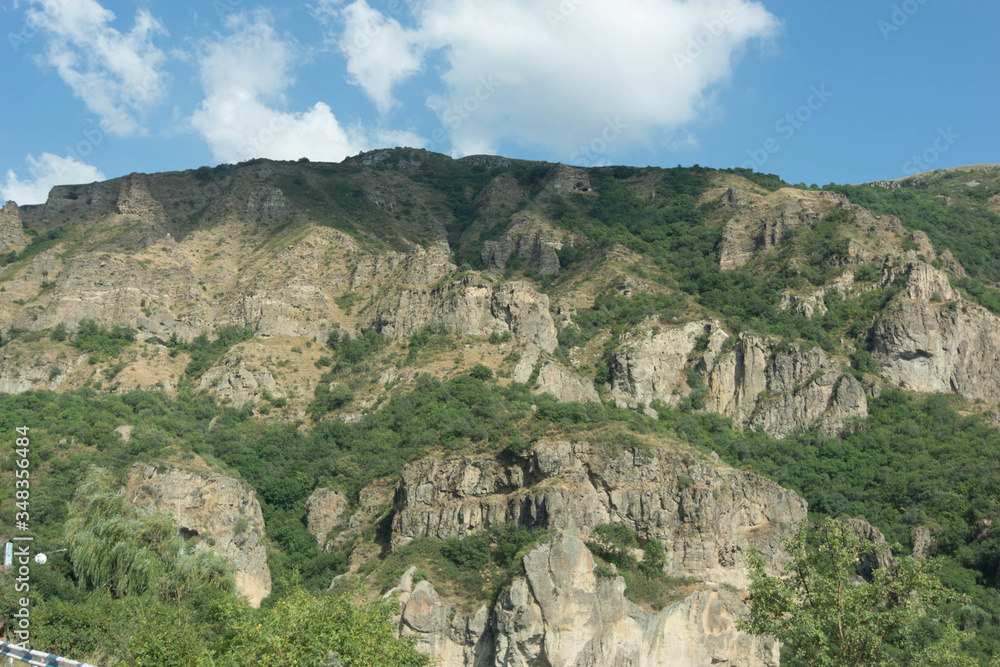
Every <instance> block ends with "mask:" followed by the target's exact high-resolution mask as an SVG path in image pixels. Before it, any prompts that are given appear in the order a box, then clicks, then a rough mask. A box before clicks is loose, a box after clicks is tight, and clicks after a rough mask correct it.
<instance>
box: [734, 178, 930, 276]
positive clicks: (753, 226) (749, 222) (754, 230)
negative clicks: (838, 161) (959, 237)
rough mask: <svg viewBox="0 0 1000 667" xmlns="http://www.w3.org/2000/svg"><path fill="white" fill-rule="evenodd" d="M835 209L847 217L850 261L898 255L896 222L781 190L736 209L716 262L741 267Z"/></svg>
mask: <svg viewBox="0 0 1000 667" xmlns="http://www.w3.org/2000/svg"><path fill="white" fill-rule="evenodd" d="M837 211H844V212H847V213H848V214H849V217H848V219H847V223H846V224H845V230H846V231H847V233H848V235H849V237H850V240H851V243H850V246H849V250H848V260H849V261H851V262H854V263H856V262H868V261H872V260H873V259H874V258H876V257H886V256H892V255H897V254H900V253H901V252H902V250H901V245H900V242H899V240H898V238H897V237H898V236H902V235H905V234H906V233H907V232H906V229H905V228H904V227H903V225H902V223H901V222H900V221H899V219H898V218H895V217H893V216H890V215H887V216H874V215H872V214H871V213H870V212H869V211H868V210H867V209H864V208H862V207H860V206H856V205H854V204H851V203H850V202H849V201H848V200H847V198H846V197H843V196H842V195H838V194H834V193H832V192H817V191H807V190H794V189H791V188H783V189H781V190H778V191H777V192H774V193H772V194H771V195H769V196H768V197H766V198H764V199H763V200H760V201H757V202H754V203H752V204H750V205H748V206H746V207H745V208H743V209H741V210H739V211H738V212H737V213H736V215H734V216H733V218H732V219H731V220H730V221H729V222H727V223H726V226H725V228H724V230H723V234H722V240H721V242H720V243H719V264H720V265H721V266H722V268H723V269H726V270H728V269H733V268H736V267H739V266H743V265H744V264H746V263H747V262H748V261H750V259H751V258H752V257H753V256H754V255H755V254H756V253H758V252H764V251H768V250H772V249H774V248H777V247H779V246H780V245H781V243H782V240H783V239H785V238H786V236H787V235H788V233H789V232H793V233H794V232H795V231H799V230H800V229H803V228H808V227H811V226H813V225H815V224H816V223H818V222H820V221H821V220H822V219H823V218H824V217H825V216H828V215H830V214H831V213H833V212H837ZM924 238H926V235H924ZM931 251H933V248H932V249H931Z"/></svg>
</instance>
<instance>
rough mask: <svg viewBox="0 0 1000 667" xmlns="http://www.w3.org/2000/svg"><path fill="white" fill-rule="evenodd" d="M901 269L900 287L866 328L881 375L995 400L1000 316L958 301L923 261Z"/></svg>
mask: <svg viewBox="0 0 1000 667" xmlns="http://www.w3.org/2000/svg"><path fill="white" fill-rule="evenodd" d="M903 271H904V273H905V274H906V276H907V279H908V281H907V286H906V290H905V291H904V292H903V293H901V294H900V295H898V296H897V297H896V299H895V300H894V301H893V303H891V304H890V305H889V306H888V307H887V308H886V309H885V310H884V311H883V313H882V315H881V316H880V317H879V319H878V322H877V323H876V325H875V328H874V329H873V331H872V341H871V346H872V354H873V356H874V358H875V360H876V361H877V362H878V363H879V364H881V367H882V375H883V376H884V377H885V378H886V379H888V380H889V381H891V382H893V383H895V384H897V385H899V386H900V387H902V388H904V389H909V390H912V391H920V392H954V393H957V394H960V395H962V396H964V397H965V398H968V399H972V400H975V399H983V400H987V401H993V402H1000V380H998V378H1000V348H998V347H997V341H998V340H1000V318H997V317H996V316H995V315H993V314H992V313H990V312H989V311H987V310H986V309H985V308H982V307H980V306H978V305H976V304H973V303H970V302H968V301H966V300H965V299H963V298H962V296H961V295H960V294H959V293H958V292H956V291H955V290H954V289H952V287H951V284H950V282H949V280H948V277H947V276H946V275H945V274H944V273H943V272H942V271H939V270H937V269H935V268H934V267H932V266H930V265H928V264H925V263H923V262H920V261H914V262H909V263H908V264H907V265H906V266H905V267H904V268H903Z"/></svg>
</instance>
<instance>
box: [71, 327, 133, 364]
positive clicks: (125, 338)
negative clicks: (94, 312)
mask: <svg viewBox="0 0 1000 667" xmlns="http://www.w3.org/2000/svg"><path fill="white" fill-rule="evenodd" d="M135 333H136V332H135V329H128V328H126V327H120V326H114V327H112V328H111V329H105V328H103V327H101V326H100V325H98V324H97V322H95V321H94V320H81V321H80V324H79V326H78V327H77V330H76V337H75V338H74V339H73V346H74V347H75V348H76V349H78V350H80V351H81V352H93V353H95V354H94V356H95V357H97V359H98V360H103V359H105V358H107V357H115V356H118V354H119V353H121V351H122V350H124V349H125V348H126V347H128V346H129V345H131V344H132V342H133V341H135Z"/></svg>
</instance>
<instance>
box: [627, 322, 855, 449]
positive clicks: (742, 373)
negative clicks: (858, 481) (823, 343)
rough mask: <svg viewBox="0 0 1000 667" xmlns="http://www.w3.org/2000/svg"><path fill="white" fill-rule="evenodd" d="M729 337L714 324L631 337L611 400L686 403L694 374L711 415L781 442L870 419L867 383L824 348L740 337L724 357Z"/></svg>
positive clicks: (644, 330) (646, 331) (642, 331)
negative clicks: (795, 433)
mask: <svg viewBox="0 0 1000 667" xmlns="http://www.w3.org/2000/svg"><path fill="white" fill-rule="evenodd" d="M657 329H659V331H657ZM728 338H730V336H729V334H727V333H726V332H725V331H724V330H722V328H721V325H720V323H718V322H712V321H705V322H691V323H689V324H686V325H683V326H679V327H663V328H661V327H656V328H653V329H647V328H642V329H638V330H636V331H635V332H632V333H629V334H626V335H625V336H624V337H623V342H622V345H621V347H620V348H619V350H617V351H616V352H615V353H614V354H613V355H612V358H611V390H612V394H611V395H612V396H613V397H614V398H615V400H616V402H617V403H618V405H619V406H620V407H626V406H627V407H633V408H635V407H638V406H639V405H648V404H650V403H651V402H652V401H655V400H659V401H663V402H664V403H666V404H667V405H679V404H680V402H681V400H682V399H683V398H684V397H685V396H686V395H688V394H689V393H690V392H691V387H689V386H688V379H687V375H688V373H690V372H696V373H698V374H699V375H700V376H701V378H702V380H703V381H704V383H705V384H706V385H707V387H708V396H707V403H706V405H707V408H708V409H709V410H711V411H713V412H718V413H721V414H724V415H727V416H729V417H732V418H733V420H734V421H735V422H736V424H737V425H738V426H740V427H747V426H749V427H753V428H761V429H764V430H766V431H767V432H768V433H771V434H772V435H775V436H778V437H782V436H785V435H787V434H789V433H791V432H792V431H795V430H797V429H808V428H812V427H820V428H822V429H823V430H824V431H825V432H827V433H831V434H832V433H836V432H838V431H839V430H840V429H841V428H842V427H843V425H844V424H845V422H847V421H848V420H850V419H853V418H863V417H866V416H867V415H868V401H867V396H866V395H865V391H864V388H863V387H862V386H861V383H860V382H858V380H856V379H855V378H854V377H853V376H852V375H850V374H848V373H844V372H843V371H842V370H841V368H840V363H839V362H837V361H835V360H834V359H831V358H830V357H829V356H828V355H827V354H826V353H825V352H823V350H821V349H819V348H812V349H807V348H805V347H803V346H802V345H799V344H792V345H789V346H787V347H785V348H783V349H779V348H778V344H777V341H772V340H770V339H765V338H760V337H756V336H753V335H750V334H741V335H740V336H739V337H737V339H736V343H735V345H734V346H733V349H732V350H730V351H726V352H723V347H724V345H725V343H726V340H727V339H728ZM699 343H701V344H703V345H704V348H702V349H701V350H698V349H696V348H697V347H698V345H699Z"/></svg>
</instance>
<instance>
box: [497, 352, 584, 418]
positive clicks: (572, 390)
mask: <svg viewBox="0 0 1000 667" xmlns="http://www.w3.org/2000/svg"><path fill="white" fill-rule="evenodd" d="M536 366H538V378H537V379H536V381H535V384H534V386H532V387H531V389H532V390H533V391H534V392H535V393H538V394H551V395H552V396H554V397H555V398H556V399H557V400H560V401H566V402H575V403H587V402H590V401H600V400H601V397H600V396H599V395H598V393H597V390H596V389H594V383H593V382H591V381H590V380H587V379H585V378H582V377H580V376H579V375H577V374H576V373H573V372H572V371H569V370H567V369H565V368H563V367H562V366H560V365H559V364H557V363H556V362H554V361H552V360H551V359H545V358H543V355H542V350H541V348H539V347H538V346H537V345H534V344H530V345H527V346H526V347H525V349H524V352H523V353H521V359H520V360H519V361H518V362H517V365H515V366H514V372H513V373H511V378H512V379H513V380H514V382H520V383H522V384H523V383H525V382H528V381H529V380H530V379H531V376H532V374H533V373H534V371H535V367H536Z"/></svg>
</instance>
